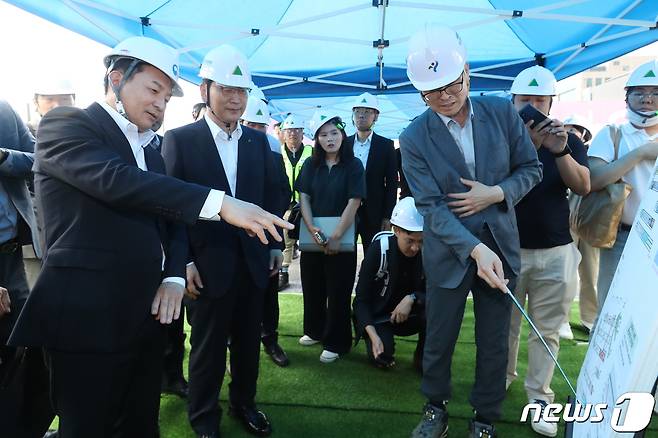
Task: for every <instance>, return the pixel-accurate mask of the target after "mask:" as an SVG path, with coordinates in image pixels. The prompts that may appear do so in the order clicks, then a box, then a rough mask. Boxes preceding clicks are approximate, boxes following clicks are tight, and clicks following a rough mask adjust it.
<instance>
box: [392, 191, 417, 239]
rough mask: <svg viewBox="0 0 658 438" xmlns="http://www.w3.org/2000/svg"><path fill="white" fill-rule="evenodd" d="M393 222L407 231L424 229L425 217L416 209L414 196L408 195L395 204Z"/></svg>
mask: <svg viewBox="0 0 658 438" xmlns="http://www.w3.org/2000/svg"><path fill="white" fill-rule="evenodd" d="M391 224H392V225H395V226H396V227H399V228H402V229H403V230H406V231H411V232H414V231H423V217H422V216H421V215H420V213H418V210H416V203H415V202H414V198H412V197H411V196H407V197H406V198H403V199H400V201H398V203H397V204H395V208H393V213H392V214H391Z"/></svg>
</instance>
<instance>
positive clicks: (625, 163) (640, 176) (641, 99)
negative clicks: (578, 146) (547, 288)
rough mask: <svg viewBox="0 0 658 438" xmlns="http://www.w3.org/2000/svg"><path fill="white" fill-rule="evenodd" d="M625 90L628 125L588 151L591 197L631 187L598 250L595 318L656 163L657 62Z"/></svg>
mask: <svg viewBox="0 0 658 438" xmlns="http://www.w3.org/2000/svg"><path fill="white" fill-rule="evenodd" d="M625 90H626V117H627V119H628V122H626V123H624V124H622V125H619V126H616V125H608V126H605V127H603V129H601V131H599V133H598V134H597V135H596V136H595V137H594V140H592V144H591V145H590V147H589V150H588V155H589V160H590V169H591V172H592V191H598V190H601V189H603V188H605V187H606V186H607V185H609V184H612V183H614V182H616V181H618V180H620V179H621V180H622V181H624V182H625V183H627V184H629V185H630V186H631V187H632V190H631V193H630V195H629V196H628V198H626V202H625V203H624V210H623V212H622V217H621V224H620V226H619V231H618V232H617V239H616V241H615V243H614V246H613V247H612V248H601V250H600V266H599V278H598V281H597V293H598V299H599V315H600V312H601V309H602V308H603V304H604V303H605V299H606V297H607V296H608V290H609V289H610V285H611V284H612V279H613V277H614V273H615V271H616V270H617V265H618V264H619V259H620V258H621V253H622V251H623V250H624V246H625V245H626V239H627V238H628V233H629V231H630V229H631V225H633V219H634V218H635V215H636V214H637V210H638V207H639V206H640V203H641V202H642V199H643V197H644V196H645V190H646V188H647V184H648V183H649V181H650V180H651V176H652V172H653V167H654V163H655V161H656V157H658V61H657V60H653V61H649V62H646V63H644V64H642V65H640V66H639V67H637V68H636V69H635V70H633V72H632V73H631V75H630V76H629V77H628V81H627V82H626V87H625ZM615 149H618V152H617V153H615ZM597 319H598V317H597ZM594 325H595V327H596V322H595V324H594ZM592 330H594V328H592Z"/></svg>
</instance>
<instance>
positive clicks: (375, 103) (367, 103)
mask: <svg viewBox="0 0 658 438" xmlns="http://www.w3.org/2000/svg"><path fill="white" fill-rule="evenodd" d="M354 108H371V109H374V110H375V111H377V112H379V100H377V96H373V95H372V94H370V93H363V94H361V95H359V96H357V98H356V99H355V100H354V104H352V109H354Z"/></svg>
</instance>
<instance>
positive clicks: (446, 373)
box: [421, 230, 516, 421]
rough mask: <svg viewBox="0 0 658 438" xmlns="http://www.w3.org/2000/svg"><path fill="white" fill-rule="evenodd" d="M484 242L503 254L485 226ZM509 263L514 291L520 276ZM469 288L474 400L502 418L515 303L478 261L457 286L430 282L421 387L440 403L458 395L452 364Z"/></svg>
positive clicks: (489, 413)
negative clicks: (472, 314)
mask: <svg viewBox="0 0 658 438" xmlns="http://www.w3.org/2000/svg"><path fill="white" fill-rule="evenodd" d="M481 241H482V242H483V243H484V244H485V245H487V247H489V248H490V249H491V250H492V251H494V252H496V254H498V255H499V257H500V250H499V249H498V247H497V246H496V244H495V242H494V241H493V237H492V236H491V233H490V232H489V231H488V230H485V231H483V236H482V238H481ZM501 259H502V258H501ZM503 265H504V269H505V275H506V278H508V279H509V280H510V283H509V284H508V287H509V288H510V290H514V283H515V281H516V278H514V277H513V274H512V273H511V270H510V269H509V267H508V266H507V264H506V263H505V262H504V261H503ZM469 291H471V292H472V294H473V306H474V311H475V344H476V348H477V355H476V368H475V383H474V385H473V388H472V391H471V395H470V398H469V401H470V403H471V405H472V406H473V408H475V410H476V411H477V412H478V414H480V415H481V416H483V417H484V418H487V419H489V420H491V421H495V420H497V419H499V418H500V415H501V407H502V404H503V400H504V399H505V394H506V391H505V377H506V373H507V352H508V342H507V338H508V332H509V321H510V312H511V306H512V302H511V301H510V298H509V297H508V296H506V295H505V294H504V293H503V292H501V291H500V290H498V289H492V288H491V287H489V285H488V284H487V283H486V282H485V281H484V280H481V279H480V278H479V277H478V276H477V267H476V266H475V262H473V263H472V266H471V267H470V268H469V269H468V271H467V273H466V275H465V277H464V279H463V280H462V282H461V284H459V286H458V287H456V288H455V289H445V288H441V287H438V286H432V285H430V284H428V290H427V293H426V304H425V312H426V315H427V341H426V343H425V354H424V358H423V371H424V373H423V378H422V381H421V390H422V392H423V394H424V395H425V396H426V397H427V398H428V399H429V400H430V401H432V402H434V403H440V402H442V401H445V400H449V399H450V397H451V395H452V394H451V391H452V388H451V383H450V366H451V364H452V355H453V353H454V350H455V344H456V342H457V337H458V336H459V330H460V328H461V324H462V319H463V317H464V306H465V304H466V298H467V296H468V293H469Z"/></svg>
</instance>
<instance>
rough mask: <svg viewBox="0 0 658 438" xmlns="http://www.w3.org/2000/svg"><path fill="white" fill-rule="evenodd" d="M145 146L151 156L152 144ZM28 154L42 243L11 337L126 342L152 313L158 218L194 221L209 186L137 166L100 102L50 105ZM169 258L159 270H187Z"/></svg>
mask: <svg viewBox="0 0 658 438" xmlns="http://www.w3.org/2000/svg"><path fill="white" fill-rule="evenodd" d="M145 152H148V153H147V159H148V160H149V161H148V162H149V164H155V163H156V162H157V160H158V156H157V152H156V151H155V150H153V151H147V150H145ZM35 157H36V158H35V162H34V172H35V186H36V197H37V205H38V207H39V211H40V212H41V214H42V217H43V219H44V220H43V224H44V230H43V232H44V235H45V242H46V252H45V258H44V262H43V268H42V271H41V274H40V275H39V278H38V279H37V282H36V284H35V286H34V289H33V290H32V292H31V294H30V297H29V298H28V301H27V303H26V304H25V307H24V308H23V311H22V313H21V316H20V317H19V320H18V323H17V324H16V327H15V329H14V331H13V333H12V337H11V339H10V343H11V344H12V345H27V346H45V347H49V348H53V349H56V350H62V351H74V352H80V351H93V352H95V351H101V352H114V351H120V350H124V349H127V348H130V347H131V345H133V342H134V341H135V340H136V339H137V337H138V335H139V333H140V332H141V329H142V328H143V326H144V323H145V322H147V320H148V319H149V318H153V316H152V315H151V311H150V308H151V303H152V301H153V297H154V295H155V292H156V290H157V288H158V286H159V285H160V281H161V278H162V275H163V272H162V249H163V247H164V248H165V250H167V251H169V249H168V248H169V245H162V237H161V232H162V226H161V224H160V225H159V223H160V221H159V220H158V218H164V219H166V220H176V221H183V222H185V223H188V224H193V223H194V222H196V220H197V218H198V214H199V212H200V211H201V207H202V206H203V204H204V202H205V200H206V198H207V196H208V192H209V189H208V188H207V187H201V186H198V185H194V184H187V183H184V182H182V181H179V180H176V179H174V178H169V177H167V176H164V175H160V174H158V173H155V172H144V171H142V170H140V169H139V168H138V167H137V164H136V162H135V158H134V156H133V153H132V150H131V149H130V145H129V143H128V140H127V139H126V137H125V136H124V135H123V133H122V132H121V130H120V129H119V127H118V126H117V125H116V123H115V122H114V120H113V119H112V118H111V117H110V115H109V114H108V113H107V112H106V111H105V110H104V109H103V108H102V107H101V106H100V105H98V104H92V105H91V106H90V107H89V108H87V109H86V110H81V109H77V108H70V107H59V108H56V109H53V110H52V111H50V112H49V113H48V114H47V115H46V116H45V117H44V118H43V120H42V121H41V124H40V125H39V141H38V142H37V148H36V153H35ZM160 165H161V162H160ZM160 170H162V168H161V167H160ZM183 259H184V258H183ZM175 260H176V256H174V255H173V254H172V257H170V258H169V260H168V266H167V269H168V271H167V272H165V273H164V274H165V275H166V276H183V275H184V274H183V273H184V269H185V268H184V266H182V263H181V262H180V258H179V259H178V260H179V261H178V262H176V261H175Z"/></svg>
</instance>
